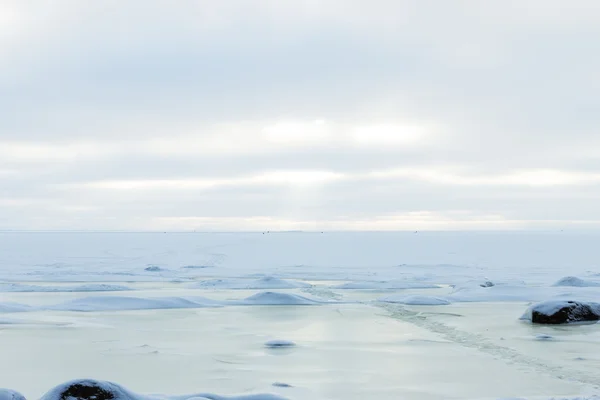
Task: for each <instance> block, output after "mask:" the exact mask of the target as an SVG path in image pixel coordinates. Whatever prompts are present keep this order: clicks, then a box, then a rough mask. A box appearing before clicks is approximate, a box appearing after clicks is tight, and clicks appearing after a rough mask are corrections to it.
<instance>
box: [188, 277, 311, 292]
mask: <svg viewBox="0 0 600 400" xmlns="http://www.w3.org/2000/svg"><path fill="white" fill-rule="evenodd" d="M311 286H312V285H311V284H308V283H305V282H297V281H290V280H283V279H278V278H275V277H273V276H265V277H262V278H260V279H257V280H251V281H248V280H247V279H211V280H207V281H200V282H197V283H194V284H192V285H190V288H194V289H243V290H251V289H297V288H309V287H311Z"/></svg>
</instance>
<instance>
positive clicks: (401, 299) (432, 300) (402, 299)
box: [377, 295, 450, 306]
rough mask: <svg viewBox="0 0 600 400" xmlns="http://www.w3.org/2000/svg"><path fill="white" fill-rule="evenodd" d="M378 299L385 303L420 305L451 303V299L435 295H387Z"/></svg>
mask: <svg viewBox="0 0 600 400" xmlns="http://www.w3.org/2000/svg"><path fill="white" fill-rule="evenodd" d="M377 301H380V302H383V303H399V304H407V305H415V306H416V305H420V306H445V305H448V304H450V301H448V300H447V299H444V298H441V297H434V296H399V295H393V296H386V297H382V298H380V299H377Z"/></svg>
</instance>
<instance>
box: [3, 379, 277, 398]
mask: <svg viewBox="0 0 600 400" xmlns="http://www.w3.org/2000/svg"><path fill="white" fill-rule="evenodd" d="M0 393H1V392H0ZM78 394H79V395H81V396H87V397H90V396H93V397H92V398H97V399H99V400H191V399H197V400H200V399H207V400H285V399H284V398H283V397H280V396H276V395H272V394H251V395H241V396H221V395H216V394H209V393H198V394H190V395H184V396H181V395H179V396H156V395H153V396H144V395H141V394H137V393H133V392H131V391H129V390H127V389H125V388H124V387H122V386H121V385H118V384H116V383H113V382H105V381H98V380H91V379H80V380H73V381H69V382H65V383H63V384H61V385H59V386H57V387H55V388H54V389H51V390H50V391H49V392H48V393H46V394H44V396H42V398H41V400H65V399H66V398H73V399H75V398H77V397H76V396H77V395H78ZM15 400H18V399H15Z"/></svg>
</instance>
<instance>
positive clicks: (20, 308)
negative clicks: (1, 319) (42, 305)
mask: <svg viewBox="0 0 600 400" xmlns="http://www.w3.org/2000/svg"><path fill="white" fill-rule="evenodd" d="M31 309H32V307H31V306H28V305H26V304H19V303H0V313H16V312H24V311H31Z"/></svg>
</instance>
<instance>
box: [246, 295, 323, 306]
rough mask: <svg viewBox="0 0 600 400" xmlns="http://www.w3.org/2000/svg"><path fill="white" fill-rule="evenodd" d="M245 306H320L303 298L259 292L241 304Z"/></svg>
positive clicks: (314, 301)
mask: <svg viewBox="0 0 600 400" xmlns="http://www.w3.org/2000/svg"><path fill="white" fill-rule="evenodd" d="M241 304H247V305H265V306H311V305H315V304H320V302H319V301H316V300H311V299H309V298H307V297H304V296H299V295H297V294H289V293H278V292H260V293H257V294H255V295H252V296H250V297H248V298H246V299H245V300H243V301H242V302H241Z"/></svg>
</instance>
